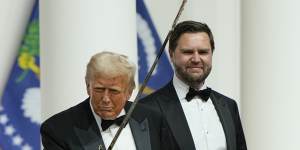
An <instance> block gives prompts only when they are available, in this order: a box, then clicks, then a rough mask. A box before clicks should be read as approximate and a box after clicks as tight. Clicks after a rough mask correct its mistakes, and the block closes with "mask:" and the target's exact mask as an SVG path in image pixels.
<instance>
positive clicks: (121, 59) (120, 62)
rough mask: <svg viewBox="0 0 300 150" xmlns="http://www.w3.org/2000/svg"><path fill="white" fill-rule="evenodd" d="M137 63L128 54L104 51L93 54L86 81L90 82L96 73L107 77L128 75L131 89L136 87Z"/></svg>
mask: <svg viewBox="0 0 300 150" xmlns="http://www.w3.org/2000/svg"><path fill="white" fill-rule="evenodd" d="M135 70H136V67H135V65H134V64H133V63H132V62H131V61H130V60H129V59H128V57H127V56H125V55H121V54H117V53H113V52H108V51H103V52H100V53H97V54H95V55H93V56H92V57H91V59H90V61H89V63H88V64H87V67H86V75H85V81H86V83H88V81H90V80H91V79H92V78H93V77H94V76H95V75H96V74H101V75H104V76H107V77H116V76H123V75H126V76H127V81H128V84H129V90H133V89H134V88H135V82H134V76H135Z"/></svg>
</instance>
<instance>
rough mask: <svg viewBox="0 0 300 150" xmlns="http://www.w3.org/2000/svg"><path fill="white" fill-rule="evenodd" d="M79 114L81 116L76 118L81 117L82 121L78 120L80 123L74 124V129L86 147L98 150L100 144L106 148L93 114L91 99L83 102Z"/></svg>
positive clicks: (88, 149) (86, 149)
mask: <svg viewBox="0 0 300 150" xmlns="http://www.w3.org/2000/svg"><path fill="white" fill-rule="evenodd" d="M79 115H81V116H76V118H78V119H80V121H77V122H80V123H78V124H76V125H74V127H73V129H74V132H75V134H76V135H77V137H78V139H79V141H80V143H81V145H82V146H83V147H84V149H85V150H91V149H93V150H98V149H99V147H100V146H102V147H104V148H105V145H104V142H103V139H102V136H101V134H100V130H99V127H98V125H97V122H96V120H95V118H94V116H93V114H92V110H91V108H90V105H89V100H86V101H85V102H84V103H83V106H82V109H81V113H80V114H79Z"/></svg>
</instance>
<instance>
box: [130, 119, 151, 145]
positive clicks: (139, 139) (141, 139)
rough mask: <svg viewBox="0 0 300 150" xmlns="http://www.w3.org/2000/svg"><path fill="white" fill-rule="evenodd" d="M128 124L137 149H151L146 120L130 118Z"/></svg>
mask: <svg viewBox="0 0 300 150" xmlns="http://www.w3.org/2000/svg"><path fill="white" fill-rule="evenodd" d="M129 125H130V129H131V132H132V135H133V138H134V141H135V145H136V148H137V150H151V144H150V133H149V124H148V120H147V119H145V120H144V121H142V122H138V121H136V120H135V119H133V118H131V119H129Z"/></svg>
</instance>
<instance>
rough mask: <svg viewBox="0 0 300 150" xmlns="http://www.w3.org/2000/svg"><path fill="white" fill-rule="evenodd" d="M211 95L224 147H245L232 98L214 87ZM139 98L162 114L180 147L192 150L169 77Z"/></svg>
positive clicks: (228, 149)
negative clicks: (223, 136)
mask: <svg viewBox="0 0 300 150" xmlns="http://www.w3.org/2000/svg"><path fill="white" fill-rule="evenodd" d="M210 98H211V100H212V102H213V104H214V106H215V109H216V111H217V113H218V116H219V119H220V121H221V123H222V126H223V130H224V133H225V137H226V143H227V150H246V149H247V147H246V142H245V138H244V132H243V129H242V125H241V121H240V117H239V112H238V108H237V105H236V103H235V101H234V100H232V99H230V98H228V97H226V96H224V95H222V94H220V93H217V92H216V91H212V92H211V95H210ZM140 102H141V103H145V104H147V105H149V106H152V107H153V108H155V109H156V111H159V112H161V113H162V114H163V115H164V117H165V118H166V120H167V122H168V125H169V127H170V129H171V131H172V134H173V136H174V137H175V140H176V142H177V143H178V145H179V147H180V149H181V150H195V144H194V142H193V138H192V134H191V131H190V129H189V126H188V123H187V120H186V117H185V115H184V112H183V109H182V106H181V104H180V101H179V99H178V97H177V94H176V91H175V88H174V86H173V82H172V81H171V82H169V83H168V84H167V85H166V86H164V87H163V88H161V89H159V90H158V91H156V92H154V93H152V94H150V95H149V96H147V97H145V98H143V99H141V100H140Z"/></svg>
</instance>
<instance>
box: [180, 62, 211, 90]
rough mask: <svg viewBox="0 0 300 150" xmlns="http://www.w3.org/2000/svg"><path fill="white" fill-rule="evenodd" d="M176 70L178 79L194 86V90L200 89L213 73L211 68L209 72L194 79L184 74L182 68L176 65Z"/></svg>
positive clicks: (206, 71) (204, 72)
mask: <svg viewBox="0 0 300 150" xmlns="http://www.w3.org/2000/svg"><path fill="white" fill-rule="evenodd" d="M174 68H175V71H176V74H177V75H178V78H179V79H181V80H182V81H183V82H184V83H186V84H187V85H189V86H192V87H194V88H195V87H198V86H199V85H200V84H201V83H204V81H205V79H206V78H207V77H208V75H209V74H210V72H211V67H209V68H208V69H207V70H204V71H203V74H202V75H201V76H200V77H192V76H190V75H189V74H187V73H186V72H184V71H183V70H182V69H181V68H180V67H178V66H176V65H174Z"/></svg>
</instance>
